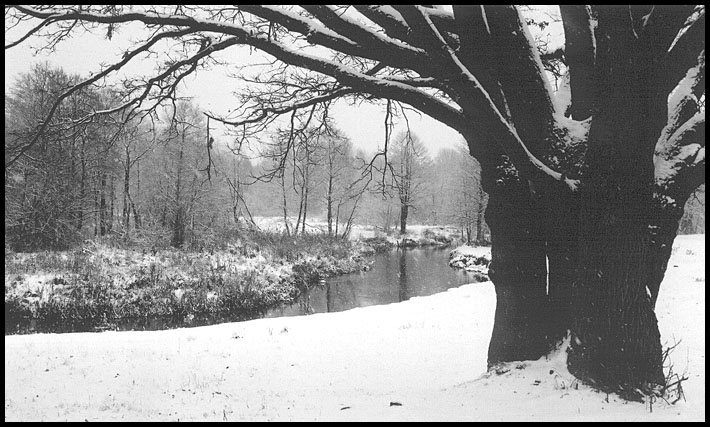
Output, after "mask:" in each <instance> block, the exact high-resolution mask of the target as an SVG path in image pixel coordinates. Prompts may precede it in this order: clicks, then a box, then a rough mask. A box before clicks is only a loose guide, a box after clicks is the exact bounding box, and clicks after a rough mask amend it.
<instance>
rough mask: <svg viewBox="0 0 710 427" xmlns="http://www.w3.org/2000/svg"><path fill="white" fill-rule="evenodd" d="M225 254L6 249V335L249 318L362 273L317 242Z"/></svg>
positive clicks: (260, 245) (269, 244)
mask: <svg viewBox="0 0 710 427" xmlns="http://www.w3.org/2000/svg"><path fill="white" fill-rule="evenodd" d="M223 247H224V249H214V248H210V249H207V250H205V251H202V252H192V251H189V250H176V249H159V250H158V249H155V248H140V247H135V248H129V249H127V248H125V246H124V247H123V248H116V247H114V248H111V247H107V246H104V245H95V244H89V245H86V246H85V247H83V248H77V249H75V250H72V251H65V252H37V253H7V251H6V254H5V333H6V334H8V333H17V332H29V331H30V329H32V330H34V331H41V332H59V331H62V332H66V331H69V330H77V331H91V330H102V329H116V327H117V325H118V324H120V323H123V324H126V323H131V322H133V323H136V324H139V325H140V324H141V323H143V324H145V323H146V322H147V319H150V318H161V319H164V320H165V323H166V324H170V325H173V326H185V325H190V324H193V319H196V318H197V319H209V318H212V319H228V318H229V319H234V318H236V317H243V318H247V317H254V316H257V315H258V314H260V313H263V312H264V311H266V310H267V309H268V308H270V307H273V306H276V305H279V304H282V303H290V302H293V301H294V300H295V299H296V298H297V297H298V295H299V294H300V293H301V292H302V291H303V290H305V289H306V288H307V287H308V286H309V285H310V284H312V283H314V282H317V281H319V280H321V279H323V278H326V277H331V276H335V275H340V274H345V273H349V272H353V271H358V270H360V269H362V268H363V267H365V265H366V260H365V258H364V257H363V252H362V250H361V248H360V247H356V246H353V245H351V244H350V242H348V241H346V240H342V239H334V238H328V237H327V236H322V235H318V236H313V235H304V236H295V237H289V236H284V235H282V234H278V233H256V232H254V233H251V234H249V235H242V236H241V237H240V238H239V239H236V240H234V241H233V242H232V243H229V244H227V245H224V246H223Z"/></svg>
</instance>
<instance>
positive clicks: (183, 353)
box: [5, 235, 705, 421]
mask: <svg viewBox="0 0 710 427" xmlns="http://www.w3.org/2000/svg"><path fill="white" fill-rule="evenodd" d="M674 246H675V248H674V253H673V256H672V258H671V261H670V263H669V267H668V273H667V274H666V278H665V281H664V283H663V285H662V287H661V294H660V297H659V302H658V310H657V311H658V316H659V322H660V328H661V335H662V340H663V341H664V343H666V344H673V343H674V342H677V341H680V344H679V345H678V348H677V349H676V351H675V352H674V353H673V354H672V360H673V363H674V370H675V371H679V372H680V373H683V372H684V371H685V372H687V374H686V375H687V376H688V377H689V379H688V380H687V381H685V382H684V383H683V385H684V390H685V396H686V399H687V401H682V400H681V401H680V402H678V403H677V404H676V405H673V406H671V405H668V404H666V403H665V402H663V401H660V402H655V403H654V404H653V407H652V408H651V407H650V405H649V403H646V404H643V403H633V402H625V401H622V400H620V399H619V398H617V397H615V396H613V395H612V396H607V395H606V394H601V393H597V392H595V391H594V390H591V389H590V388H588V387H586V386H583V385H578V387H575V384H576V382H575V381H574V380H573V377H572V376H571V375H570V374H569V372H568V371H567V369H566V368H565V360H564V352H558V353H557V354H555V355H553V356H552V357H551V358H549V360H545V358H543V359H542V360H539V361H534V362H526V363H524V364H512V365H511V366H510V368H511V369H510V371H508V372H507V373H504V374H502V375H488V374H485V368H486V352H487V348H488V340H489V338H490V333H491V329H492V326H493V314H494V307H495V292H494V290H493V286H492V285H491V284H490V283H489V282H488V283H476V284H470V285H464V286H462V287H460V288H456V289H452V290H450V291H448V292H445V293H441V294H436V295H432V296H428V297H418V298H412V299H411V300H408V301H405V302H402V303H397V304H391V305H385V306H371V307H365V308H357V309H353V310H350V311H346V312H340V313H324V314H315V315H311V316H305V317H287V318H270V319H259V320H253V321H248V322H242V323H231V324H222V325H215V326H207V327H200V328H192V329H177V330H169V331H158V332H104V333H79V334H60V335H54V334H38V335H23V336H6V337H5V420H6V421H16V420H22V421H30V420H44V421H50V420H51V421H54V420H71V421H84V420H88V421H100V420H149V421H159V420H165V421H169V420H172V421H176V420H180V421H188V420H214V421H222V420H228V421H237V420H319V421H326V420H392V421H394V420H412V421H420V420H422V421H423V420H461V421H463V420H472V421H501V420H505V421H514V420H520V421H542V420H547V421H582V420H608V421H611V420H618V421H661V420H663V421H704V420H705V236H704V235H700V236H680V237H678V238H677V239H676V242H675V245H674ZM517 368H522V369H517ZM651 409H652V411H651Z"/></svg>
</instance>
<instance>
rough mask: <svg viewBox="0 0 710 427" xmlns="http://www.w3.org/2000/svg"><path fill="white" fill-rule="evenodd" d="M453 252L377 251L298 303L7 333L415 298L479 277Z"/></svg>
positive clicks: (130, 326) (145, 326) (236, 317)
mask: <svg viewBox="0 0 710 427" xmlns="http://www.w3.org/2000/svg"><path fill="white" fill-rule="evenodd" d="M449 252H450V249H437V248H414V249H393V250H390V251H388V252H385V253H381V254H377V255H374V262H373V264H372V265H371V269H370V270H369V271H367V272H359V273H352V274H346V275H343V276H339V277H333V278H330V279H328V280H327V281H325V282H323V283H321V284H319V285H314V286H313V287H311V288H310V289H309V290H308V291H306V292H304V293H303V294H301V296H300V297H299V298H298V300H296V302H294V303H293V304H290V305H284V306H281V307H276V308H272V309H270V310H267V311H266V312H260V313H233V314H226V315H204V316H197V317H194V318H191V319H189V320H188V319H175V318H172V317H169V316H165V317H151V318H142V319H134V320H129V319H122V320H120V321H118V322H116V323H112V324H107V325H104V326H96V325H95V324H94V323H93V322H91V323H87V324H67V323H66V322H61V321H58V322H56V324H51V325H44V326H43V327H38V325H37V324H36V323H37V322H36V321H34V320H30V321H29V324H23V325H13V324H9V323H8V322H7V321H6V323H5V335H9V334H16V333H37V332H52V333H66V332H98V331H102V330H121V331H126V330H139V331H140V330H146V331H149V330H163V329H172V328H180V327H195V326H204V325H214V324H218V323H226V322H241V321H244V320H251V319H258V318H263V317H283V316H301V315H307V314H313V313H326V312H336V311H344V310H349V309H351V308H355V307H367V306H370V305H378V304H390V303H394V302H400V301H406V300H408V299H409V298H412V297H416V296H427V295H432V294H435V293H437V292H443V291H445V290H447V289H449V288H454V287H458V286H461V285H463V284H466V283H471V282H475V281H478V280H477V275H476V274H473V273H466V272H465V271H463V270H458V269H453V268H451V267H449ZM6 320H7V319H6Z"/></svg>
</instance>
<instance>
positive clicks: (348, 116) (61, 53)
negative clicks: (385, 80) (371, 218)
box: [5, 25, 561, 154]
mask: <svg viewBox="0 0 710 427" xmlns="http://www.w3.org/2000/svg"><path fill="white" fill-rule="evenodd" d="M560 27H561V25H560ZM553 31H554V27H553ZM557 32H561V30H559V29H558V31H557ZM131 33H132V29H131V27H130V26H126V27H122V28H121V30H120V32H118V34H116V35H114V36H113V37H112V39H111V40H108V39H106V37H105V34H103V33H97V34H90V33H88V34H83V35H81V36H80V37H74V38H72V39H70V40H67V41H65V42H63V43H61V44H59V46H58V47H57V49H56V51H55V52H54V53H52V54H46V53H40V54H37V55H34V54H33V49H31V48H32V47H38V46H40V45H41V40H38V39H32V38H31V39H29V40H28V41H25V42H24V43H22V44H21V45H19V46H16V47H13V48H11V49H6V50H5V92H6V93H7V92H8V89H9V88H10V87H11V85H12V84H13V82H14V81H15V79H16V78H17V76H18V75H19V74H20V73H23V72H27V71H28V70H29V69H30V67H31V66H32V64H34V63H36V62H41V61H48V62H49V63H50V64H53V65H56V66H59V67H62V68H63V69H64V70H65V71H66V72H68V73H78V74H80V75H83V76H86V75H88V74H90V73H95V72H96V71H97V70H98V69H99V64H102V63H104V64H111V63H114V62H117V61H119V60H120V58H121V55H122V52H123V49H126V48H128V46H130V39H131ZM18 37H19V32H11V33H6V40H5V42H6V43H8V42H10V41H14V40H16V39H17V38H18ZM223 56H225V59H227V60H228V61H229V62H230V63H243V64H247V63H254V62H258V63H262V62H265V58H266V55H263V54H261V53H259V52H256V51H254V50H250V49H249V48H248V47H233V48H231V49H228V50H227V51H225V52H224V55H223ZM150 69H151V68H150V64H149V63H141V62H138V63H135V64H133V65H131V68H126V69H125V70H122V71H121V73H120V74H119V75H128V74H133V73H141V72H143V73H147V72H150ZM238 88H239V87H238V85H237V83H236V81H235V79H230V78H229V77H228V76H227V75H226V73H225V72H224V70H223V69H215V70H213V71H209V72H198V73H197V74H196V75H195V76H191V77H188V78H186V79H185V85H184V86H183V87H182V95H186V96H193V97H194V100H195V101H196V103H198V104H199V105H200V107H201V108H202V109H203V110H206V111H212V112H214V113H217V114H219V113H226V112H227V110H229V109H232V108H234V98H233V97H232V96H231V93H232V92H233V91H234V90H238ZM331 112H332V116H333V117H334V118H335V120H336V123H337V126H338V127H339V128H340V129H342V130H343V131H344V132H345V134H346V135H347V136H348V137H349V138H350V139H351V140H352V141H353V143H354V145H355V146H356V147H357V148H360V149H363V150H365V151H367V152H370V153H372V152H374V151H375V150H376V149H377V147H378V146H380V147H381V146H382V145H383V141H384V108H383V107H379V106H375V105H367V104H362V105H361V106H359V107H350V106H348V105H346V103H344V102H337V103H335V104H334V105H333V106H332V108H331ZM408 119H409V125H410V127H411V129H412V130H413V132H414V133H416V134H417V135H418V136H419V137H420V138H421V140H422V141H423V142H424V143H425V145H426V146H427V148H428V149H429V151H430V153H431V154H436V152H438V150H439V149H440V148H442V147H447V148H452V147H454V146H455V145H461V144H463V139H462V137H461V135H460V134H459V133H458V132H456V131H455V130H453V129H451V128H450V127H448V126H446V125H444V124H442V123H440V122H438V121H436V120H434V119H432V118H430V117H428V116H426V115H417V114H408ZM395 125H396V127H395V132H394V134H396V133H397V132H398V131H400V130H403V129H404V128H405V127H404V126H405V124H404V120H403V119H400V120H399V122H395ZM224 138H226V137H223V139H224Z"/></svg>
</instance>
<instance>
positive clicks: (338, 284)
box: [265, 248, 476, 317]
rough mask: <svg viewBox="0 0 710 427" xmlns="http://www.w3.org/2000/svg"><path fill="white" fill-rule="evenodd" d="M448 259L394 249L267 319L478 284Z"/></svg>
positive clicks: (428, 251)
mask: <svg viewBox="0 0 710 427" xmlns="http://www.w3.org/2000/svg"><path fill="white" fill-rule="evenodd" d="M448 256H449V250H446V249H435V248H417V249H394V250H392V251H390V252H387V253H384V254H379V255H376V258H375V262H374V263H373V265H372V269H371V270H370V271H368V272H359V273H353V274H348V275H345V276H340V277H335V278H331V279H328V280H327V281H326V282H325V283H322V284H320V285H316V286H314V287H312V288H311V289H309V290H308V291H307V292H304V293H303V294H302V295H301V297H300V298H299V300H298V301H297V302H296V303H294V304H292V305H290V306H284V307H278V308H275V309H272V310H269V311H268V312H267V313H266V316H265V317H281V316H300V315H304V314H313V313H326V312H336V311H344V310H350V309H352V308H356V307H367V306H370V305H379V304H390V303H395V302H401V301H406V300H408V299H410V298H412V297H416V296H427V295H432V294H435V293H438V292H443V291H445V290H446V289H449V288H452V287H458V286H460V285H462V284H465V283H471V282H474V281H476V279H475V278H474V276H473V275H471V274H467V273H466V272H465V271H462V270H455V269H453V268H451V267H449V265H448V261H449V257H448Z"/></svg>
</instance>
